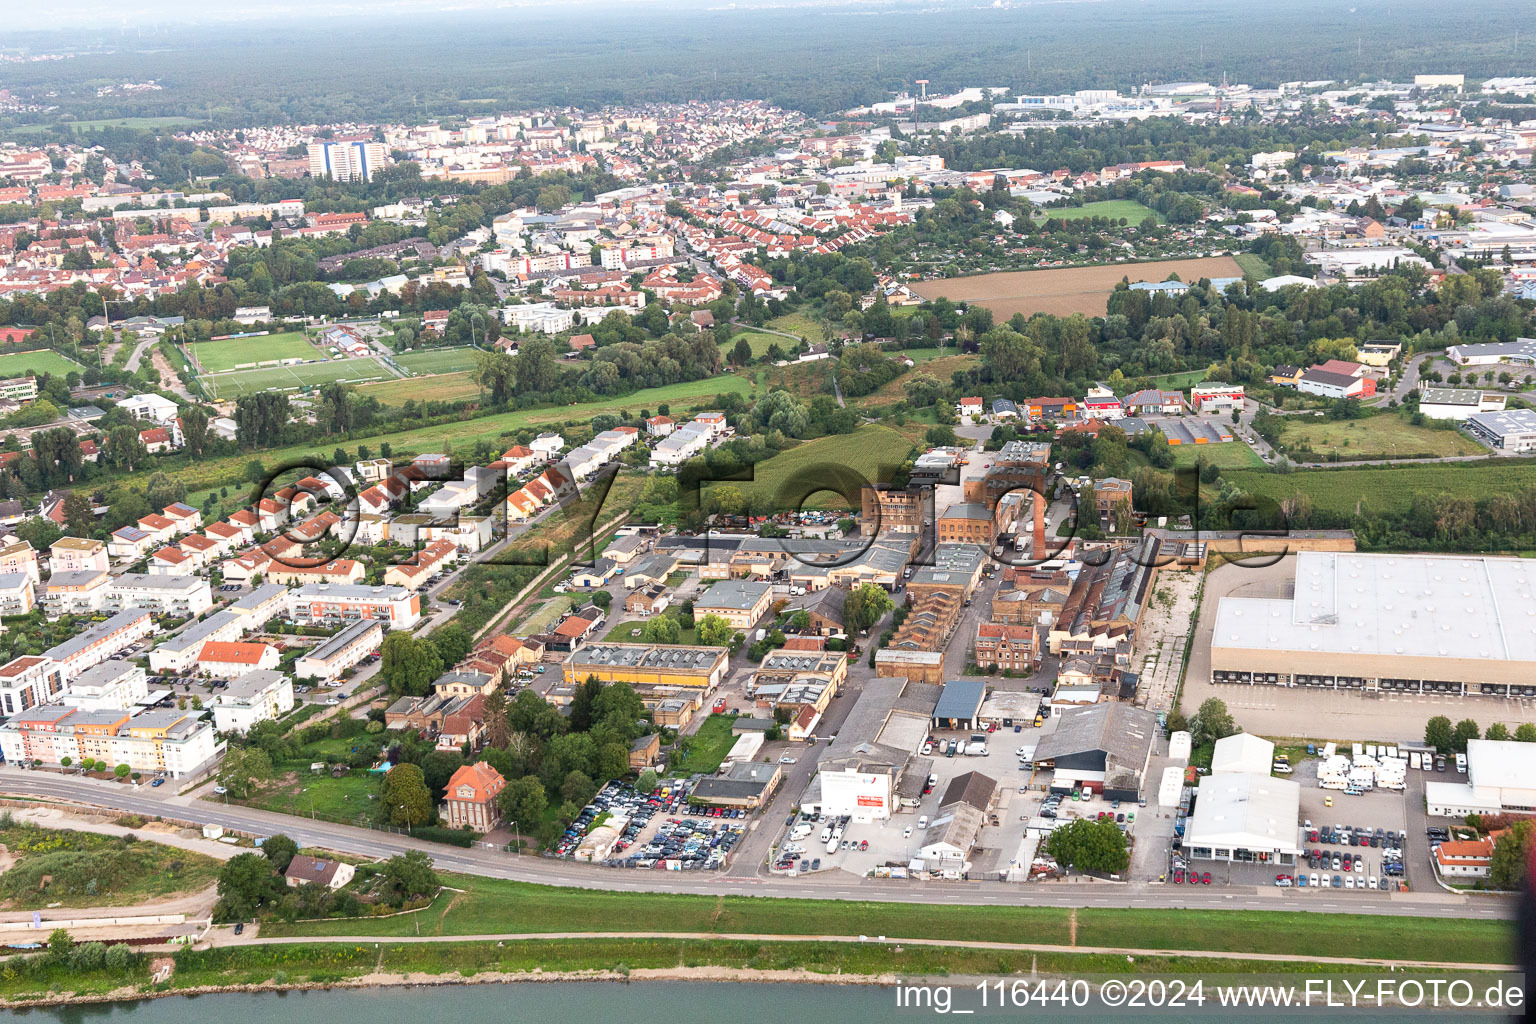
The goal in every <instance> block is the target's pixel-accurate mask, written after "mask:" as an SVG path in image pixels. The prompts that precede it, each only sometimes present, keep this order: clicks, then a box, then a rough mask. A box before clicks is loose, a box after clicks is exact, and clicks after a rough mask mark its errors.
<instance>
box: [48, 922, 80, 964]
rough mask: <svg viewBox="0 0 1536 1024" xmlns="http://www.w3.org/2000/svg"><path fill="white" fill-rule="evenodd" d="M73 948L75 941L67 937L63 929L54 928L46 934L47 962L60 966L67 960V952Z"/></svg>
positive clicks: (66, 932) (67, 934)
mask: <svg viewBox="0 0 1536 1024" xmlns="http://www.w3.org/2000/svg"><path fill="white" fill-rule="evenodd" d="M74 948H75V940H74V939H72V938H70V937H69V931H68V930H67V929H64V928H55V929H54V930H53V931H51V932H49V933H48V961H49V962H50V963H54V964H62V963H64V962H65V961H66V960H68V959H69V951H70V950H72V949H74Z"/></svg>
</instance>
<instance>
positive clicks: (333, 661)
mask: <svg viewBox="0 0 1536 1024" xmlns="http://www.w3.org/2000/svg"><path fill="white" fill-rule="evenodd" d="M383 642H384V627H383V625H382V624H381V623H379V622H377V621H375V620H366V621H362V622H354V623H353V624H352V625H350V626H348V627H346V628H345V629H343V630H342V631H341V632H339V633H337V634H336V635H335V636H333V637H331V638H330V639H329V640H327V641H325V642H324V643H322V644H320V645H319V646H318V647H312V648H310V650H309V652H308V653H306V654H304V655H302V656H300V658H299V660H298V661H297V662H295V663H294V666H293V673H294V675H296V676H298V677H299V678H300V679H319V680H322V681H323V682H326V683H330V682H333V681H335V680H337V679H339V678H341V675H342V673H344V672H346V671H347V669H349V668H353V667H354V666H356V665H358V664H361V663H362V661H363V659H364V658H366V657H368V655H370V654H372V653H373V652H374V651H376V650H378V649H379V645H380V644H381V643H383Z"/></svg>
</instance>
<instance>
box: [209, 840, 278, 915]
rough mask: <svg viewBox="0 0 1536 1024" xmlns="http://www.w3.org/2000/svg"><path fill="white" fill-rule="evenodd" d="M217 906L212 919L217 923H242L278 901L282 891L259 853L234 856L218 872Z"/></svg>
mask: <svg viewBox="0 0 1536 1024" xmlns="http://www.w3.org/2000/svg"><path fill="white" fill-rule="evenodd" d="M218 889H219V905H218V907H217V908H216V909H215V911H214V916H215V917H217V918H218V919H219V920H221V921H245V920H249V919H250V918H252V917H255V916H256V914H257V913H258V912H260V910H261V909H262V908H263V907H265V906H267V905H268V904H270V903H273V902H275V901H276V900H278V899H279V898H281V897H282V895H283V894H284V892H285V891H286V886H284V885H283V883H282V881H281V879H280V878H279V877H278V874H277V872H276V871H274V870H273V868H272V862H271V861H270V860H268V859H267V858H266V857H263V856H262V855H261V854H259V853H237V854H235V855H234V856H233V857H231V858H229V860H227V861H225V862H224V866H223V867H222V868H220V869H219V885H218Z"/></svg>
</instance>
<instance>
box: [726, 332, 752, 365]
mask: <svg viewBox="0 0 1536 1024" xmlns="http://www.w3.org/2000/svg"><path fill="white" fill-rule="evenodd" d="M751 361H752V343H751V342H750V341H748V340H747V337H746V335H742V336H741V337H739V338H737V339H736V344H735V346H733V347H732V348H731V365H732V366H746V365H747V364H748V363H750V362H751Z"/></svg>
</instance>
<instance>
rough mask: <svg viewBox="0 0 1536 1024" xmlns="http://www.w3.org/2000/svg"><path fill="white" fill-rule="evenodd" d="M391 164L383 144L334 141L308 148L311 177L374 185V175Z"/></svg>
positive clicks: (361, 140) (311, 144)
mask: <svg viewBox="0 0 1536 1024" xmlns="http://www.w3.org/2000/svg"><path fill="white" fill-rule="evenodd" d="M387 162H388V153H387V152H386V150H385V149H384V144H383V143H382V142H369V141H366V140H363V139H346V140H341V139H337V140H332V141H330V142H311V143H310V144H309V176H310V177H311V178H334V179H336V180H337V181H372V180H373V175H374V172H375V171H378V170H380V169H382V168H383V167H384V166H385V164H386V163H387Z"/></svg>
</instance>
